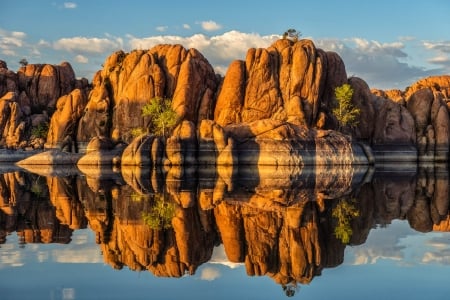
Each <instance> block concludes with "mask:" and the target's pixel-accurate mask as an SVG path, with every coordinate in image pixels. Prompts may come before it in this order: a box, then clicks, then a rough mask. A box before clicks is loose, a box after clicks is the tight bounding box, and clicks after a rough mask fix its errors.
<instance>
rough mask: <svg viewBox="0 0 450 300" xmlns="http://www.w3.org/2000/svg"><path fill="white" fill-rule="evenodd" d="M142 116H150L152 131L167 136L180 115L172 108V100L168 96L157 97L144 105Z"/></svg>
mask: <svg viewBox="0 0 450 300" xmlns="http://www.w3.org/2000/svg"><path fill="white" fill-rule="evenodd" d="M142 116H144V117H150V118H151V122H152V126H151V129H152V131H153V132H154V133H155V134H156V135H159V136H164V137H166V136H167V135H168V133H169V132H170V130H171V129H173V128H174V127H175V125H177V123H178V115H177V113H176V112H175V111H174V110H173V109H172V101H171V100H170V99H167V98H161V97H155V98H153V99H151V100H150V102H149V103H147V104H145V105H144V106H143V107H142Z"/></svg>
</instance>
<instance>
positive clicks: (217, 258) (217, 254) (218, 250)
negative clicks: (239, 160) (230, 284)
mask: <svg viewBox="0 0 450 300" xmlns="http://www.w3.org/2000/svg"><path fill="white" fill-rule="evenodd" d="M208 263H209V264H217V265H223V266H227V267H229V268H231V269H235V268H237V267H240V266H242V265H243V263H234V262H231V261H230V260H229V259H228V257H227V255H226V254H225V248H224V247H223V245H222V244H221V245H219V246H217V247H214V251H213V254H212V255H211V259H210V260H209V261H208Z"/></svg>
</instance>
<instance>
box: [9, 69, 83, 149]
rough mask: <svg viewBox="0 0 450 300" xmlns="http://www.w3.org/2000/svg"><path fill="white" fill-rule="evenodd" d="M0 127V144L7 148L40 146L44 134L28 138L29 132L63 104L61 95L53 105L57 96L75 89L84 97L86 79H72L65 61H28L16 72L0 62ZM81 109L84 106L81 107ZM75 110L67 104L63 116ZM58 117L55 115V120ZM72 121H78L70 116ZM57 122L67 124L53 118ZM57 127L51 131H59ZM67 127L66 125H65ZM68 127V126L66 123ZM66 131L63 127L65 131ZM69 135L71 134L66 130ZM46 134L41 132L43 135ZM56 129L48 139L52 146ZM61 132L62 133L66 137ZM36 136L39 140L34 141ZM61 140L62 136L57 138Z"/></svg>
mask: <svg viewBox="0 0 450 300" xmlns="http://www.w3.org/2000/svg"><path fill="white" fill-rule="evenodd" d="M0 78H1V79H0V99H1V100H0V102H1V105H0V116H1V120H0V124H1V125H0V126H1V139H0V145H1V146H3V147H8V148H13V149H17V148H27V149H29V148H43V147H44V143H45V137H46V136H43V137H36V136H34V138H33V139H30V136H31V135H32V133H33V131H32V130H33V128H39V126H46V124H48V123H49V121H50V118H51V117H52V115H53V113H54V112H55V110H57V109H59V110H61V109H62V108H61V106H65V101H66V100H65V98H64V99H63V100H61V101H62V104H60V106H59V107H57V102H58V99H59V98H60V97H65V96H66V95H68V94H70V93H71V92H72V91H73V90H75V89H79V90H81V91H82V94H83V95H82V96H84V97H85V96H86V94H87V92H88V89H89V85H88V81H87V80H86V79H76V78H75V73H74V71H73V69H72V66H71V65H70V64H69V63H68V62H63V63H61V64H59V65H49V64H28V65H26V66H23V67H21V68H20V69H19V70H18V71H17V73H14V72H12V71H10V70H8V69H7V66H6V63H4V62H1V63H0ZM83 108H84V107H83ZM76 110H77V109H76V108H73V107H72V106H69V105H67V107H65V108H64V111H66V113H65V115H66V119H67V115H68V114H69V115H70V112H68V111H71V112H75V111H76ZM59 118H60V117H56V119H59ZM72 118H74V120H73V121H72V124H71V125H72V126H73V123H75V127H76V123H77V122H78V119H77V118H76V115H75V116H72ZM55 122H57V123H67V121H66V120H65V119H64V118H63V120H59V121H56V120H55ZM61 126H62V127H64V125H59V128H60V129H58V128H56V127H58V126H56V124H55V125H54V127H55V130H57V131H61V130H63V129H61ZM65 127H67V126H65ZM69 127H70V126H69ZM66 131H67V130H66ZM68 131H69V133H68V134H66V135H69V134H70V133H72V135H73V129H72V132H70V129H68ZM45 134H46V133H43V135H45ZM60 135H61V133H60V132H58V133H56V137H55V136H53V137H52V138H51V139H50V141H51V142H53V143H50V145H51V146H54V144H55V139H57V138H59V136H60ZM66 135H65V136H66ZM65 136H64V137H65ZM38 139H41V140H39V141H38ZM61 141H62V139H61Z"/></svg>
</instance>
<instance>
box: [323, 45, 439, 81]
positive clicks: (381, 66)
mask: <svg viewBox="0 0 450 300" xmlns="http://www.w3.org/2000/svg"><path fill="white" fill-rule="evenodd" d="M316 45H317V46H318V47H320V48H322V49H324V50H326V51H335V52H337V53H338V54H339V55H340V56H341V57H342V59H343V61H344V63H345V67H346V70H347V74H348V75H349V76H358V77H361V78H363V79H364V80H365V81H366V82H367V83H368V84H369V86H371V87H375V88H394V87H396V88H401V89H403V88H405V87H406V86H408V85H410V84H411V83H413V82H414V81H416V80H418V79H420V78H422V77H426V76H429V75H432V74H434V73H436V70H435V69H432V70H430V69H426V68H425V67H424V66H416V65H411V64H408V63H407V62H405V60H406V59H407V58H408V57H409V55H408V53H407V52H406V51H405V49H404V48H405V46H404V44H403V43H402V42H393V43H380V42H377V41H368V40H364V39H360V38H352V39H345V40H337V39H322V40H318V41H316Z"/></svg>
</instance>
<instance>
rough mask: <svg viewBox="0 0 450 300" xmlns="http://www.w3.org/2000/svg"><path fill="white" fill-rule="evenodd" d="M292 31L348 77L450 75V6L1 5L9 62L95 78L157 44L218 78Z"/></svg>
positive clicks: (379, 80) (401, 81) (379, 84)
mask: <svg viewBox="0 0 450 300" xmlns="http://www.w3.org/2000/svg"><path fill="white" fill-rule="evenodd" d="M289 28H293V29H296V30H297V31H299V32H301V38H307V39H311V40H313V42H314V43H315V45H316V47H317V48H321V49H324V50H326V51H335V52H337V53H338V54H339V55H340V56H341V57H342V59H343V60H344V63H345V65H346V70H347V74H348V76H357V77H361V78H363V79H364V80H365V81H366V82H367V83H368V84H369V86H370V87H372V88H382V89H391V88H399V89H405V88H406V87H407V86H409V85H411V84H412V83H414V82H415V81H417V80H418V79H420V78H423V77H427V76H431V75H441V74H450V1H448V0H427V1H410V0H377V1H361V0H358V1H356V0H346V1H337V0H336V1H333V0H322V1H310V0H307V1H305V0H296V1H282V0H279V1H276V2H274V1H264V0H259V1H253V0H247V1H242V0H240V1H237V0H227V1H211V0H209V1H179V0H172V1H148V0H147V1H138V0H134V1H133V0H127V1H106V0H95V1H92V0H73V1H56V0H15V1H6V0H0V60H4V61H5V62H6V63H7V65H8V68H9V69H11V70H13V71H17V69H18V68H19V66H20V64H19V61H20V60H21V59H22V58H26V59H27V61H28V62H29V63H50V64H59V63H61V62H63V61H68V62H70V63H71V65H72V67H73V69H74V71H75V74H76V76H77V77H85V78H87V79H89V80H92V77H93V75H94V73H95V72H96V71H98V70H100V69H101V68H102V64H103V62H104V61H105V59H106V58H107V57H108V56H109V55H110V54H112V53H113V52H114V51H117V50H120V49H122V50H124V51H126V52H129V51H131V50H133V49H149V48H151V47H153V46H155V45H157V44H162V43H164V44H182V45H183V46H184V47H186V48H196V49H198V50H199V51H200V52H201V53H203V55H204V56H205V57H206V58H207V59H208V61H209V62H210V63H211V65H212V66H213V67H214V69H215V70H216V72H217V73H220V74H222V75H225V74H226V70H227V68H228V65H229V64H230V62H232V61H233V60H235V59H245V56H246V53H247V50H248V49H249V48H252V47H255V48H258V47H261V48H264V47H268V46H270V44H272V43H273V42H274V41H276V40H277V39H279V38H280V37H281V35H282V34H283V32H285V31H286V30H287V29H289Z"/></svg>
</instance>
